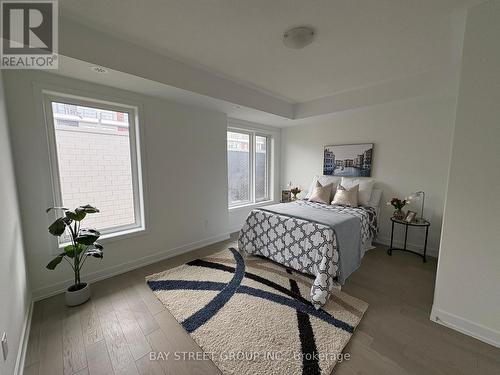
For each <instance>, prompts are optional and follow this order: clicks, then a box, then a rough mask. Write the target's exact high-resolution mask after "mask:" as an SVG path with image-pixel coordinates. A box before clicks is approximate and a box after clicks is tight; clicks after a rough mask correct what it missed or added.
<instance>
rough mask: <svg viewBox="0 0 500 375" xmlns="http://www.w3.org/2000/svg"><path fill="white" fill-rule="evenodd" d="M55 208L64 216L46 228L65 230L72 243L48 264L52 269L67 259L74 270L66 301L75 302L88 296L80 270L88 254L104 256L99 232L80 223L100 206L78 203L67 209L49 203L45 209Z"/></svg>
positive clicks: (55, 232)
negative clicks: (49, 206) (80, 204)
mask: <svg viewBox="0 0 500 375" xmlns="http://www.w3.org/2000/svg"><path fill="white" fill-rule="evenodd" d="M52 210H55V211H57V212H60V213H61V214H62V215H63V216H60V217H58V218H57V220H56V221H54V222H53V223H52V224H51V225H50V226H49V232H50V234H52V235H53V236H56V237H60V236H62V235H63V234H64V233H67V234H68V235H69V238H70V240H71V243H70V244H69V245H67V246H65V247H64V251H63V252H62V253H61V254H59V255H58V256H56V257H55V258H54V259H52V261H50V263H49V264H47V268H48V269H49V270H54V269H55V268H56V267H57V265H58V264H59V263H61V262H62V261H63V259H64V260H65V261H67V262H68V263H69V265H70V266H71V268H72V269H73V272H74V274H75V279H74V284H73V285H71V286H70V287H69V288H68V289H67V290H66V295H65V297H66V304H67V305H68V306H77V305H81V304H82V303H84V302H86V301H88V299H89V298H90V287H89V285H88V284H87V283H82V281H81V279H80V272H81V270H82V267H83V266H84V264H85V262H86V261H87V259H88V258H89V257H94V258H101V259H102V257H103V247H102V245H101V244H99V243H98V242H96V241H97V240H98V239H99V237H100V235H101V234H100V233H99V232H98V231H96V230H95V229H85V228H81V223H82V221H83V219H85V217H86V216H87V214H94V213H97V212H99V210H98V209H97V208H95V207H92V206H90V205H85V206H79V207H77V208H75V209H74V210H68V209H67V208H64V207H51V208H48V209H47V213H48V212H50V211H52Z"/></svg>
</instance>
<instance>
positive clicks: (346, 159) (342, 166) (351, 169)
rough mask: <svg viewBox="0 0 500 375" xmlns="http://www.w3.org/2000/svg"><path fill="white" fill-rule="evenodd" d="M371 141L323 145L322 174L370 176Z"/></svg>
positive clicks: (371, 162) (371, 159) (371, 160)
mask: <svg viewBox="0 0 500 375" xmlns="http://www.w3.org/2000/svg"><path fill="white" fill-rule="evenodd" d="M373 146H374V144H373V143H356V144H343V145H342V144H341V145H329V146H324V150H323V175H325V176H342V177H371V175H372V165H373Z"/></svg>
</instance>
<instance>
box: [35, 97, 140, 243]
mask: <svg viewBox="0 0 500 375" xmlns="http://www.w3.org/2000/svg"><path fill="white" fill-rule="evenodd" d="M41 94H42V106H43V112H44V119H45V125H46V130H47V138H48V146H49V150H48V151H49V165H50V174H51V182H52V199H53V204H54V206H55V207H60V206H62V205H63V204H62V201H63V199H62V191H61V178H60V172H59V159H58V151H57V143H56V128H55V123H54V116H53V111H52V103H53V102H57V103H64V104H71V105H78V106H85V107H92V108H98V109H103V110H110V111H116V112H123V113H127V114H128V119H129V139H130V142H129V146H130V163H131V173H132V191H133V202H134V217H135V223H133V224H127V225H120V226H114V227H111V228H105V229H102V230H99V231H100V232H101V237H100V239H101V240H107V239H118V238H121V237H126V236H129V235H130V234H133V233H138V232H144V231H146V220H145V208H144V207H145V205H144V185H143V172H142V171H143V169H142V162H141V152H142V148H141V137H140V127H139V107H138V106H135V105H130V104H124V103H118V102H112V101H108V100H103V99H96V98H91V97H87V96H79V95H73V94H68V93H65V92H59V91H52V90H44V89H43V90H42V92H41ZM97 96H98V95H96V97H97ZM85 203H90V202H83V203H82V204H85ZM54 216H55V215H54ZM57 242H58V245H59V248H61V247H64V246H65V245H66V244H65V243H61V242H59V240H58V241H57Z"/></svg>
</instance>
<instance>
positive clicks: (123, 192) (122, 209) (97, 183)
mask: <svg viewBox="0 0 500 375" xmlns="http://www.w3.org/2000/svg"><path fill="white" fill-rule="evenodd" d="M55 133H56V143H57V152H58V162H59V174H60V182H61V192H62V197H63V205H64V206H65V207H67V208H69V209H73V208H75V207H77V206H80V205H84V204H91V205H93V206H95V207H97V208H99V210H100V211H101V212H100V213H98V214H92V215H88V216H87V218H86V219H85V221H84V224H85V227H92V228H96V229H105V228H110V227H116V226H121V225H127V224H133V223H134V222H135V216H134V199H133V187H132V171H131V162H130V138H129V136H128V135H129V133H128V129H127V130H126V131H123V130H122V131H103V130H99V129H88V130H87V129H82V128H77V127H73V128H72V127H70V126H56V132H55Z"/></svg>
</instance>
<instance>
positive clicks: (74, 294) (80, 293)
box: [65, 283, 90, 306]
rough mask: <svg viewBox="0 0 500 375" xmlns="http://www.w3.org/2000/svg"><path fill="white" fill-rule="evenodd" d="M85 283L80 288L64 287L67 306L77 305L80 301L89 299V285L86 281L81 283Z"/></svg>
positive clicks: (83, 301)
mask: <svg viewBox="0 0 500 375" xmlns="http://www.w3.org/2000/svg"><path fill="white" fill-rule="evenodd" d="M82 284H84V285H85V287H83V288H82V289H79V290H75V291H70V290H69V289H70V288H68V289H66V294H65V299H66V305H67V306H78V305H81V304H82V303H85V302H87V301H88V300H89V299H90V286H89V284H87V283H82Z"/></svg>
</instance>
